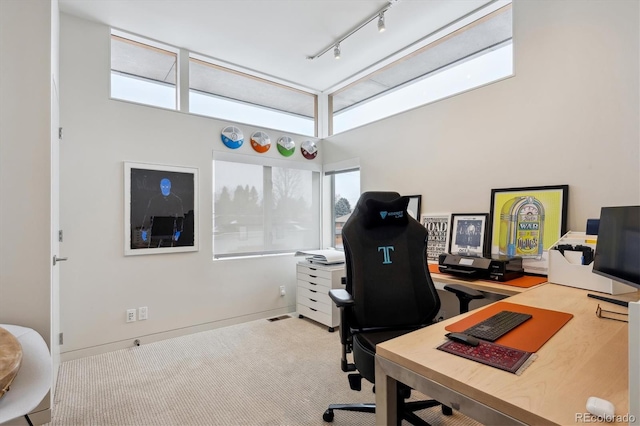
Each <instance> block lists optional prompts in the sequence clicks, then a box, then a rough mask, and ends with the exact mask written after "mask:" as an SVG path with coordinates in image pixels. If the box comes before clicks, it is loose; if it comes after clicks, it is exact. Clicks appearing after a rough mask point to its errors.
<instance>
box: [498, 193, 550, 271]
mask: <svg viewBox="0 0 640 426" xmlns="http://www.w3.org/2000/svg"><path fill="white" fill-rule="evenodd" d="M544 219H545V213H544V206H543V205H542V203H541V202H540V201H539V200H538V199H537V198H535V197H532V196H524V197H515V198H512V199H510V200H508V201H507V202H506V203H504V205H503V206H502V210H501V211H500V233H499V253H500V254H501V255H506V256H521V257H522V258H523V259H541V258H542V252H543V251H544V244H543V235H544Z"/></svg>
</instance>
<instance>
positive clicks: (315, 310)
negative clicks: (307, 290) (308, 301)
mask: <svg viewBox="0 0 640 426" xmlns="http://www.w3.org/2000/svg"><path fill="white" fill-rule="evenodd" d="M309 309H311V310H312V311H313V312H318V310H317V309H313V308H309Z"/></svg>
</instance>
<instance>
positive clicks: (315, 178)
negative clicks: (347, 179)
mask: <svg viewBox="0 0 640 426" xmlns="http://www.w3.org/2000/svg"><path fill="white" fill-rule="evenodd" d="M295 167H296V164H292V165H288V164H284V165H283V164H281V163H280V164H278V163H274V164H270V165H262V164H247V163H240V162H235V161H223V160H214V162H213V170H214V172H213V188H214V197H213V199H214V201H213V254H214V258H224V257H232V256H247V255H261V254H271V253H288V252H292V251H296V250H302V249H307V250H308V249H317V248H319V247H320V172H319V171H314V170H305V169H298V168H295Z"/></svg>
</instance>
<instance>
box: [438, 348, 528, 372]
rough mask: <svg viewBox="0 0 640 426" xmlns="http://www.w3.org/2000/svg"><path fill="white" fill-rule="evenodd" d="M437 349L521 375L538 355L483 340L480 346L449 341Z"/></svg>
mask: <svg viewBox="0 0 640 426" xmlns="http://www.w3.org/2000/svg"><path fill="white" fill-rule="evenodd" d="M437 349H440V350H441V351H444V352H448V353H450V354H454V355H458V356H461V357H463V358H467V359H470V360H473V361H477V362H480V363H482V364H486V365H490V366H491V367H495V368H499V369H501V370H505V371H508V372H510V373H513V374H516V375H518V376H519V375H520V374H522V372H523V371H524V370H525V369H526V368H527V367H528V366H529V365H530V364H531V362H533V361H534V359H535V358H536V355H535V354H533V353H531V352H526V351H521V350H519V349H513V348H509V347H507V346H502V345H498V344H497V343H491V342H485V341H484V340H481V341H480V343H479V344H478V346H469V345H467V344H464V343H458V342H454V341H453V340H447V341H446V342H444V343H443V344H441V345H440V346H438V348H437Z"/></svg>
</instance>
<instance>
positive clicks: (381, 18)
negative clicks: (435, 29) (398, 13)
mask: <svg viewBox="0 0 640 426" xmlns="http://www.w3.org/2000/svg"><path fill="white" fill-rule="evenodd" d="M0 1H2V0H0ZM397 2H398V0H390V1H388V2H387V4H386V6H384V7H382V8H380V9H379V10H378V11H377V12H376V13H375V14H373V15H372V16H370V17H369V18H367V19H366V20H364V21H362V22H361V23H360V24H359V25H358V26H357V27H355V28H353V29H352V30H351V31H349V32H348V33H347V34H345V35H343V36H342V37H340V38H339V39H337V40H336V41H334V42H333V43H331V44H330V45H329V46H327V47H326V48H324V49H323V50H322V51H320V53H317V54H315V55H314V56H307V59H309V60H311V61H312V60H314V59H318V58H319V57H320V56H322V55H324V54H325V53H327V52H328V51H329V50H331V48H333V56H334V57H335V58H336V59H339V58H340V43H342V42H343V41H345V40H346V39H348V38H349V37H351V36H352V35H353V34H355V33H356V32H357V31H358V30H360V29H361V28H362V27H364V26H365V25H367V24H368V23H369V22H371V21H373V20H374V19H376V18H378V31H380V32H383V31H384V30H385V29H386V26H385V23H384V13H385V12H386V11H387V10H388V9H389V8H390V7H391V6H392V5H393V4H394V3H397Z"/></svg>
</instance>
